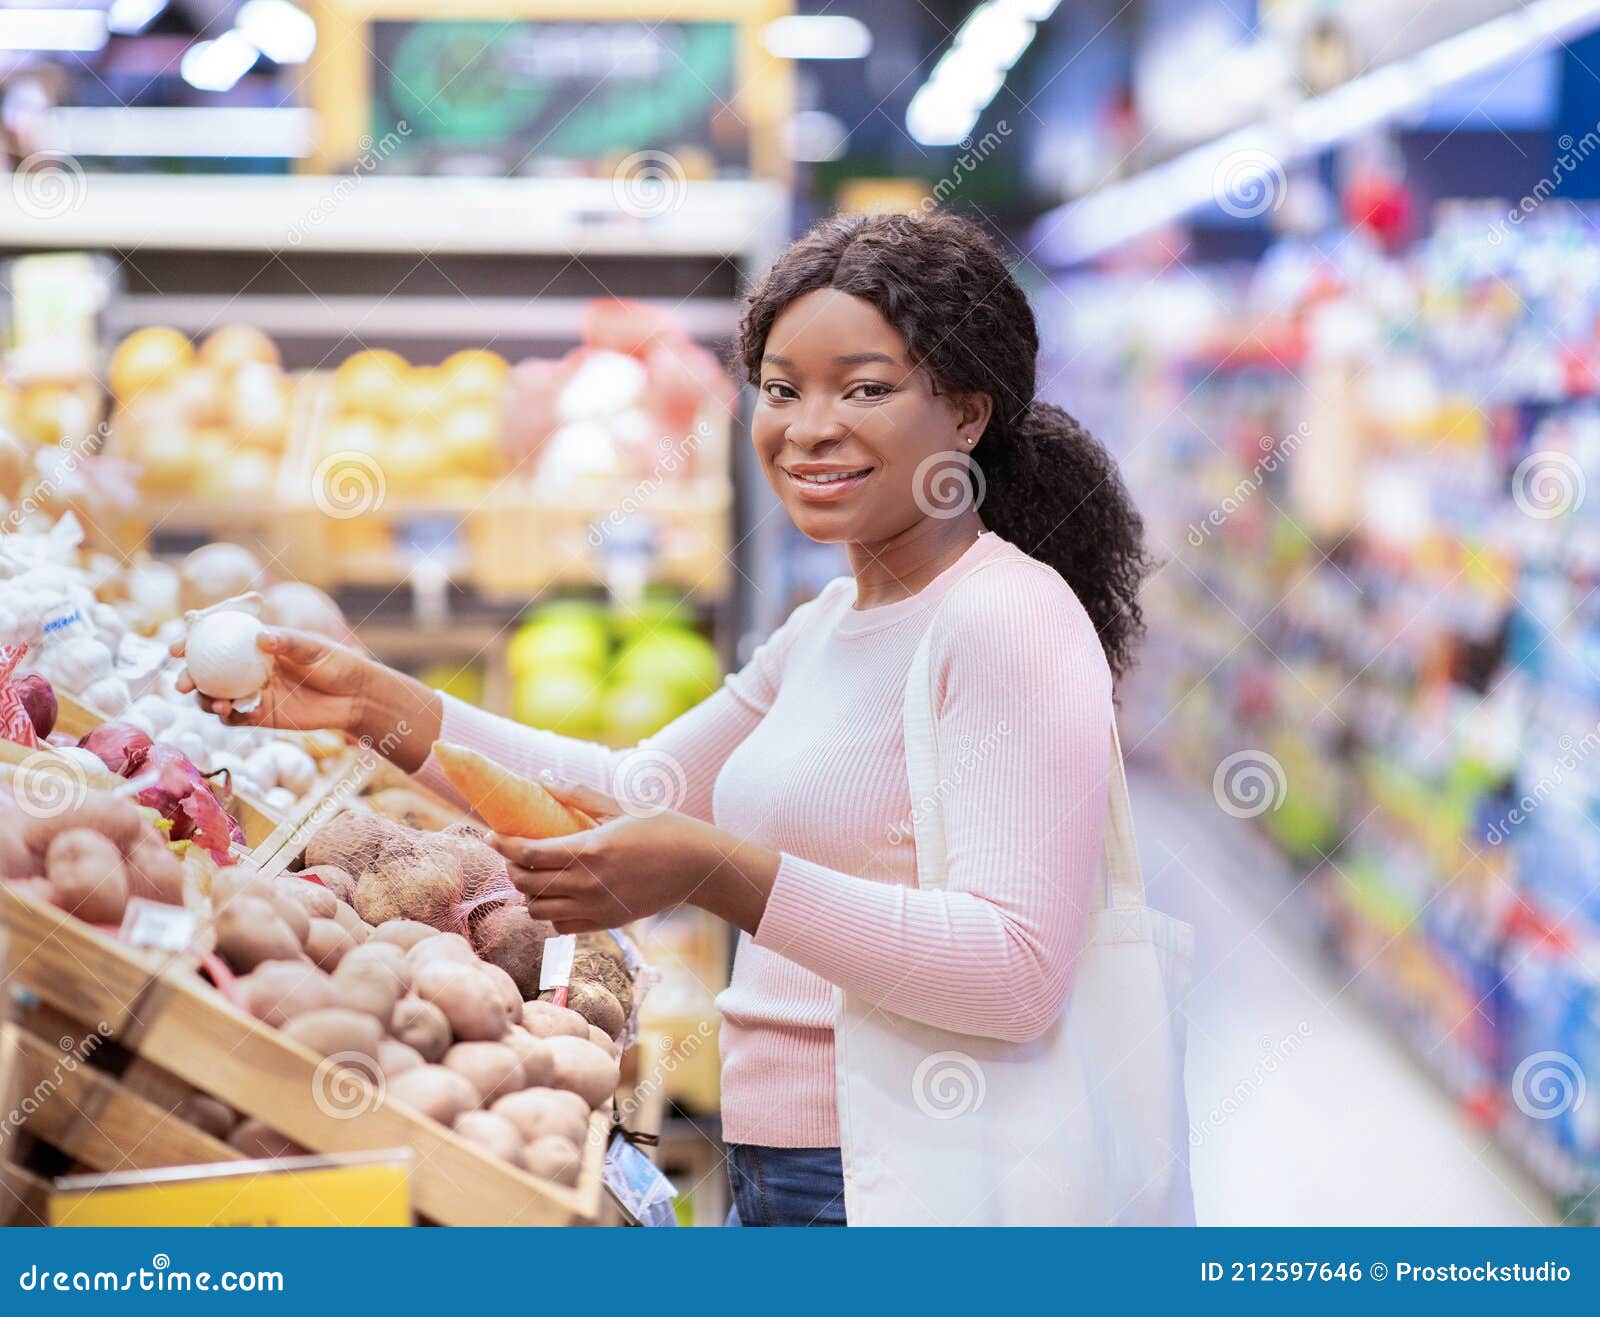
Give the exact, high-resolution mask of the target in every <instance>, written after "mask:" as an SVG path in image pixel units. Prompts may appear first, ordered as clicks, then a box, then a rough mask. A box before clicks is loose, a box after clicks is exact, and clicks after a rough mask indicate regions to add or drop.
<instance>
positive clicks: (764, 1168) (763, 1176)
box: [727, 1143, 845, 1226]
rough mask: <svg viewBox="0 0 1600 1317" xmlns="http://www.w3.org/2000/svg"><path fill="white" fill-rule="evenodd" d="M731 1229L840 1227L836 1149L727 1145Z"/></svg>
mask: <svg viewBox="0 0 1600 1317" xmlns="http://www.w3.org/2000/svg"><path fill="white" fill-rule="evenodd" d="M728 1181H729V1183H730V1184H731V1185H732V1186H733V1210H732V1211H730V1212H729V1213H728V1222H727V1223H728V1224H729V1225H730V1226H842V1225H844V1223H845V1220H844V1163H843V1161H842V1160H841V1159H840V1156H839V1150H838V1149H837V1148H761V1147H757V1146H756V1145H754V1144H750V1143H730V1144H729V1145H728Z"/></svg>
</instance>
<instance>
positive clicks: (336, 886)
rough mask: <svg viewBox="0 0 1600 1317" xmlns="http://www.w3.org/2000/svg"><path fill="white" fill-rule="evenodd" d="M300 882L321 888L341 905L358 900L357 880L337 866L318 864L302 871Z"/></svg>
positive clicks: (329, 917) (329, 916) (328, 916)
mask: <svg viewBox="0 0 1600 1317" xmlns="http://www.w3.org/2000/svg"><path fill="white" fill-rule="evenodd" d="M313 880H314V881H313ZM300 881H301V882H303V883H308V884H309V885H310V886H311V887H313V888H315V887H318V886H320V887H321V888H322V890H323V891H325V892H327V893H328V894H329V895H331V896H332V897H333V899H334V900H335V901H338V902H339V903H340V904H341V905H351V904H353V903H354V901H355V899H356V880H355V879H354V878H352V877H351V876H350V874H349V873H348V872H347V871H346V870H344V869H341V868H340V867H339V866H338V865H337V864H317V865H313V866H311V867H310V868H306V869H302V870H300ZM325 918H328V919H332V918H333V916H332V915H327V916H325Z"/></svg>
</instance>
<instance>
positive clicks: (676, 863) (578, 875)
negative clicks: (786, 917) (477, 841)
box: [490, 776, 779, 933]
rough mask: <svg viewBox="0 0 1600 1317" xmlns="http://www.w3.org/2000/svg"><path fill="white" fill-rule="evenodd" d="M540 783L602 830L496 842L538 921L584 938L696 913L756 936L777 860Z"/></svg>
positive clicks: (684, 823) (716, 833)
mask: <svg viewBox="0 0 1600 1317" xmlns="http://www.w3.org/2000/svg"><path fill="white" fill-rule="evenodd" d="M539 780H540V784H541V785H542V786H544V787H545V789H546V790H548V791H549V792H550V794H551V795H553V796H555V797H556V798H557V799H558V800H560V801H562V802H564V803H565V804H568V805H571V806H574V807H575V808H577V809H581V810H583V811H584V813H586V814H588V815H590V816H591V817H592V818H594V819H595V820H596V821H597V822H598V823H599V825H600V826H599V827H597V828H591V829H590V830H588V831H587V832H578V833H574V834H573V835H571V836H570V837H551V838H548V839H546V840H543V841H530V840H528V839H527V838H524V837H502V836H500V835H498V834H496V835H494V836H492V837H491V838H490V841H491V843H492V844H493V845H494V848H495V849H496V850H498V851H499V852H500V854H502V855H503V856H505V858H506V870H507V873H508V874H509V876H510V878H511V881H512V882H513V883H515V884H516V886H517V888H518V890H520V891H521V892H522V893H523V895H525V896H526V897H527V898H528V913H529V914H531V915H532V916H533V917H534V918H535V919H545V920H548V921H549V922H550V923H552V924H554V925H555V928H556V931H557V932H558V933H587V932H592V931H595V930H598V929H604V928H620V927H621V926H622V925H624V924H627V923H630V922H632V921H633V920H635V919H642V918H644V917H645V916H646V915H653V914H658V913H659V912H660V911H662V910H666V909H670V908H671V907H672V906H676V905H697V906H700V907H702V908H703V909H706V910H710V911H711V912H712V913H714V914H718V915H721V916H722V917H723V918H725V919H728V920H729V921H730V922H733V923H736V924H738V925H739V926H740V927H742V928H746V929H747V930H748V931H750V932H754V931H755V927H756V925H757V924H759V923H760V921H761V911H762V910H764V909H765V908H766V903H767V896H768V894H769V893H770V892H771V890H772V881H773V879H774V878H775V877H776V876H777V872H778V862H779V856H778V854H777V853H776V852H775V851H769V850H766V849H764V848H762V847H755V846H750V845H748V844H747V843H744V842H741V841H739V839H738V838H736V837H734V836H733V835H732V834H731V833H727V832H724V831H723V830H722V829H720V828H716V827H713V826H712V825H711V824H709V823H703V822H701V821H700V820H699V819H692V818H690V817H688V816H687V815H685V814H678V813H675V812H674V811H672V810H659V811H654V810H645V809H633V810H630V809H629V808H628V807H627V806H625V805H623V804H621V803H620V802H618V801H617V800H615V799H613V798H612V797H610V796H608V795H606V794H605V793H604V792H600V791H595V790H594V789H592V788H590V787H583V786H576V785H573V784H570V783H563V782H555V781H551V780H550V779H548V778H545V777H542V776H541V778H540V779H539Z"/></svg>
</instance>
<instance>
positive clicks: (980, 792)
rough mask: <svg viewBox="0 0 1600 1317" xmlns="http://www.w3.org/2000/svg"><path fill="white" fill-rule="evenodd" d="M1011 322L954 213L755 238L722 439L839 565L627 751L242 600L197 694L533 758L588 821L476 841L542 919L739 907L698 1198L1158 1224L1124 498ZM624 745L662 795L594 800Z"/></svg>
mask: <svg viewBox="0 0 1600 1317" xmlns="http://www.w3.org/2000/svg"><path fill="white" fill-rule="evenodd" d="M1037 349H1038V337H1037V332H1036V329H1035V326H1034V320H1033V315H1032V312H1031V311H1030V310H1029V307H1028V303H1027V300H1026V299H1025V297H1024V296H1023V293H1022V290H1021V289H1020V288H1019V287H1018V286H1017V284H1016V282H1015V281H1014V280H1013V279H1012V278H1011V276H1010V274H1009V273H1008V272H1007V270H1006V268H1005V266H1004V264H1003V263H1002V262H1001V260H1000V258H999V256H998V255H997V253H996V252H995V250H994V248H993V247H992V246H991V245H990V244H989V242H988V240H987V239H986V238H985V237H984V236H983V235H982V233H981V232H980V231H979V230H978V229H977V228H975V227H974V226H972V225H970V224H966V223H964V222H961V221H958V220H954V219H951V218H948V217H937V216H936V217H928V218H920V219H918V218H912V217H906V216H897V217H886V216H880V217H875V218H853V219H838V220H833V221H829V222H827V223H825V224H823V225H821V226H819V227H818V228H817V229H816V230H814V231H813V232H812V233H811V234H810V235H808V236H807V237H806V238H804V239H802V240H801V241H800V242H798V243H796V244H795V245H794V246H793V247H792V248H791V249H790V250H789V251H788V252H787V253H785V254H784V255H783V256H782V257H780V258H779V260H778V262H777V264H776V265H775V266H774V268H773V270H772V272H771V274H770V275H769V276H768V278H767V279H766V281H765V282H764V283H763V284H762V285H761V286H760V287H759V288H757V289H756V290H755V292H754V293H753V294H752V295H751V298H750V302H749V307H748V310H747V312H746V315H745V317H744V320H743V322H742V326H741V337H740V352H741V356H742V359H743V363H744V365H745V368H746V370H747V372H748V374H749V377H750V381H751V383H752V384H753V385H755V386H756V388H757V390H758V397H757V402H756V406H755V410H754V416H753V421H752V426H751V438H752V442H753V444H754V447H755V450H756V452H757V454H758V455H759V458H760V460H761V462H762V464H763V468H764V470H765V473H766V475H767V478H768V479H769V481H771V483H772V485H773V488H774V489H775V490H776V491H777V494H778V496H779V498H780V499H782V501H783V504H784V506H785V508H786V509H787V510H788V511H789V513H790V515H791V516H792V517H793V518H794V521H795V524H796V525H797V526H798V527H799V528H800V529H801V530H802V531H803V532H804V533H805V534H807V535H809V536H811V537H812V538H814V539H817V540H824V541H829V542H834V543H842V544H844V545H845V546H846V548H847V550H848V553H849V557H850V564H851V568H852V571H851V575H850V576H849V577H844V578H841V579H840V580H838V581H835V582H833V583H832V584H831V585H829V586H828V587H827V588H826V589H825V590H824V591H823V592H822V594H821V595H820V596H819V597H818V598H816V599H815V600H813V601H812V602H811V603H809V604H806V605H804V606H802V607H801V608H799V609H797V610H796V611H795V613H794V614H793V615H792V616H791V617H790V618H789V620H788V621H787V622H786V623H785V624H784V625H783V626H782V627H781V628H780V629H779V630H778V631H777V633H776V634H774V635H773V636H772V637H771V638H770V639H769V640H768V641H767V643H766V644H765V645H763V646H762V647H761V648H760V649H759V650H758V651H757V652H756V653H755V655H754V656H753V657H752V659H751V660H750V662H749V663H748V664H747V665H746V666H745V667H744V668H743V669H742V670H741V671H739V672H737V673H734V674H733V675H732V676H730V677H729V678H728V679H727V681H726V683H725V684H724V685H723V687H722V689H720V690H719V691H717V692H716V693H715V694H714V695H712V696H711V697H710V698H709V699H707V700H706V701H705V702H704V703H702V704H701V705H699V706H698V707H696V708H695V709H692V710H691V711H689V712H688V713H687V714H685V715H683V716H682V717H681V718H679V719H678V720H677V721H675V722H673V723H672V724H670V725H669V726H668V727H666V728H665V729H663V730H662V731H661V732H660V733H658V734H657V735H656V736H654V737H652V738H651V739H650V740H649V741H648V742H647V743H645V744H644V745H643V746H641V747H635V748H633V749H629V750H616V749H610V748H607V747H604V746H600V745H594V744H590V743H588V742H584V741H579V740H574V739H572V738H568V737H563V736H558V735H555V734H553V733H551V732H548V731H542V730H537V729H533V728H528V727H522V726H519V725H516V724H513V723H510V722H508V721H506V720H504V719H500V718H495V717H493V716H491V715H489V714H486V713H483V712H481V711H479V710H476V709H473V708H471V707H470V706H468V705H465V704H462V703H460V702H459V701H456V700H454V699H451V698H449V697H446V696H442V695H440V694H438V693H437V692H434V691H430V690H428V689H427V688H425V687H423V686H421V685H420V684H418V683H416V682H415V681H413V680H411V679H410V678H407V677H404V676H401V675H400V674H397V673H394V672H391V671H389V670H388V669H385V668H382V667H380V666H378V665H377V664H375V663H373V662H372V661H370V660H368V659H365V658H362V657H359V656H356V655H354V654H352V653H351V652H349V651H347V650H342V649H338V648H336V647H334V646H331V645H328V644H326V643H325V642H322V641H319V640H314V639H313V638H311V637H309V636H304V635H289V636H285V635H283V634H281V633H276V632H269V633H268V634H267V636H266V637H265V638H264V639H263V641H262V648H263V649H264V650H265V652H266V653H267V654H268V655H269V656H270V657H271V658H272V659H273V674H272V677H271V678H270V679H269V681H268V683H267V687H266V689H265V690H264V691H263V693H262V699H261V705H260V708H259V709H258V710H257V711H254V712H251V713H248V714H243V715H241V714H239V713H238V712H237V711H236V710H233V709H232V707H231V706H230V705H228V703H227V702H226V701H218V702H216V703H215V704H214V705H213V706H212V707H214V708H215V709H216V711H217V712H219V713H222V714H224V715H226V716H228V717H230V719H231V720H233V721H252V722H270V723H272V724H273V725H276V726H306V725H308V724H309V723H319V724H320V723H325V722H328V721H331V722H332V724H333V725H336V726H340V727H344V728H347V729H348V730H350V731H353V732H355V733H356V734H358V735H362V736H365V737H368V738H370V739H371V741H372V742H373V743H374V744H376V745H378V746H379V748H380V750H381V751H383V752H384V753H387V754H389V755H390V757H391V758H393V759H394V760H395V762H396V763H398V764H400V765H401V766H402V767H404V768H406V769H408V770H410V771H415V772H418V773H419V775H420V777H421V778H422V780H423V781H425V782H426V783H427V784H428V785H430V786H433V787H435V788H436V789H440V790H444V791H448V790H449V786H448V783H447V781H446V779H445V776H444V774H443V772H442V769H441V766H440V764H439V762H438V758H437V756H436V755H435V754H434V753H433V749H434V746H435V744H436V743H438V742H440V741H443V742H447V743H453V744H456V745H460V746H465V747H468V748H470V749H474V750H477V751H478V752H480V753H482V754H484V755H486V756H487V757H488V758H490V759H493V760H495V761H496V762H498V763H499V764H501V765H503V766H504V767H506V768H509V769H511V770H512V771H513V772H515V773H518V774H519V775H522V776H525V777H532V776H535V775H538V776H540V777H542V778H546V780H547V785H548V786H549V788H550V789H551V790H552V791H553V792H555V793H556V794H557V795H558V796H560V797H562V798H563V799H564V800H565V802H566V803H567V804H568V805H569V806H572V807H575V808H578V809H581V810H583V811H584V812H585V813H587V814H589V815H590V816H592V817H593V818H594V819H595V820H596V821H597V822H598V825H599V826H597V827H595V828H593V829H590V830H587V831H584V832H582V833H579V834H577V835H575V836H566V837H555V838H551V839H548V840H530V839H527V838H519V837H497V838H496V839H495V844H496V846H497V847H498V848H499V850H500V851H501V853H502V854H503V855H504V856H505V857H506V860H507V862H508V872H509V874H510V876H511V879H512V881H513V882H515V883H516V885H517V886H518V887H519V888H520V889H521V890H522V891H523V892H524V893H525V894H526V896H527V898H528V908H529V911H530V912H531V913H532V914H533V916H534V917H535V918H539V919H546V920H549V921H550V922H551V923H553V924H554V925H555V926H556V928H557V929H558V930H561V931H569V930H572V931H575V930H583V929H593V928H604V927H612V926H616V925H619V924H623V923H626V922H629V921H631V920H634V919H638V918H641V917H643V916H646V915H650V914H653V913H655V912H657V911H660V910H664V909H666V908H668V907H671V906H674V905H678V904H693V905H698V906H701V907H703V908H704V909H707V910H709V911H711V912H713V913H715V914H718V915H721V916H722V917H723V918H725V919H727V920H728V921H729V922H730V923H732V924H733V925H735V926H736V927H737V928H739V929H740V930H741V936H740V944H739V951H738V954H737V957H736V959H735V964H734V970H733V980H732V983H731V985H730V986H729V988H728V990H727V991H726V992H724V993H723V994H722V995H721V997H720V998H719V999H718V1004H719V1006H720V1008H721V1011H722V1016H723V1030H722V1036H721V1046H722V1054H723V1066H724V1070H723V1130H724V1134H725V1136H726V1138H727V1140H728V1142H729V1145H730V1146H729V1166H730V1171H731V1176H732V1179H733V1188H734V1197H735V1202H736V1204H737V1210H736V1212H735V1213H734V1215H733V1217H732V1218H731V1222H730V1223H732V1224H741V1223H742V1224H746V1225H754V1224H845V1223H847V1222H848V1223H868V1224H872V1223H891V1224H893V1223H906V1222H934V1223H943V1224H1053V1223H1066V1222H1071V1223H1098V1224H1106V1223H1109V1222H1112V1221H1139V1222H1146V1221H1148V1222H1153V1223H1163V1224H1169V1223H1175V1222H1181V1221H1186V1220H1189V1219H1191V1218H1192V1207H1191V1206H1190V1203H1189V1195H1188V1176H1187V1171H1186V1162H1185V1160H1184V1157H1183V1152H1184V1149H1185V1148H1186V1146H1187V1145H1186V1142H1185V1138H1186V1135H1185V1129H1186V1121H1185V1120H1184V1118H1183V1115H1182V1102H1181V1098H1180V1097H1175V1096H1174V1094H1175V1093H1178V1092H1181V1074H1182V1064H1181V1054H1180V1053H1179V1041H1178V1040H1179V1037H1180V1035H1179V1034H1178V1032H1177V1031H1176V1030H1175V1028H1174V1027H1173V1025H1172V1023H1171V1019H1172V1004H1173V1001H1174V996H1175V992H1176V988H1175V986H1174V983H1173V981H1172V980H1171V979H1170V978H1169V977H1167V975H1168V970H1167V961H1166V960H1165V959H1163V952H1162V950H1161V948H1162V947H1165V948H1167V949H1169V950H1170V949H1174V948H1177V947H1179V946H1180V944H1181V942H1182V938H1181V936H1179V935H1176V934H1171V933H1170V932H1169V933H1165V934H1162V933H1160V925H1159V921H1158V917H1157V916H1155V914H1154V912H1153V911H1149V910H1147V909H1145V908H1144V907H1143V896H1142V889H1141V886H1140V882H1139V877H1138V871H1137V862H1136V857H1134V856H1133V853H1132V843H1131V823H1130V821H1129V820H1128V817H1127V800H1126V785H1125V783H1124V781H1123V776H1122V767H1121V759H1120V754H1119V751H1118V749H1117V742H1116V729H1115V722H1114V719H1113V717H1112V703H1111V690H1112V680H1113V677H1114V675H1115V674H1117V673H1120V672H1121V671H1122V670H1123V669H1124V668H1125V667H1126V666H1127V665H1128V664H1129V662H1130V661H1131V659H1132V654H1133V647H1134V644H1135V642H1136V640H1137V637H1138V634H1139V610H1138V603H1137V599H1136V591H1137V587H1138V583H1139V581H1140V578H1141V576H1142V575H1143V573H1144V570H1145V566H1146V560H1145V557H1144V553H1143V549H1142V528H1141V524H1140V521H1139V517H1138V514H1137V513H1136V511H1135V510H1134V508H1133V506H1132V504H1131V503H1130V501H1129V499H1128V497H1127V494H1126V492H1125V491H1124V489H1123V487H1122V484H1121V481H1120V480H1119V479H1118V477H1117V474H1116V471H1115V468H1114V467H1113V466H1112V464H1111V462H1110V460H1109V459H1108V458H1107V456H1106V455H1105V453H1104V451H1103V450H1102V449H1101V448H1100V447H1099V445H1098V444H1096V443H1095V441H1094V440H1093V439H1092V438H1090V436H1089V435H1088V434H1086V433H1085V432H1084V431H1083V430H1082V429H1081V428H1080V427H1078V426H1077V424H1076V423H1075V422H1073V421H1072V420H1071V418H1070V417H1068V416H1066V414H1065V413H1063V412H1061V411H1059V410H1057V409H1055V408H1052V407H1048V406H1044V405H1042V404H1039V403H1036V402H1034V401H1033V389H1034V369H1035V356H1036V353H1037ZM941 751H942V755H943V757H942V758H941ZM641 754H642V755H646V756H649V757H650V758H651V759H652V761H656V762H665V763H667V764H669V765H670V766H671V768H672V770H673V773H672V776H673V778H674V780H675V781H677V782H679V783H681V786H682V791H681V794H680V798H679V799H678V801H677V802H676V804H677V808H676V809H675V810H665V811H663V810H660V809H659V808H657V807H656V806H657V805H658V804H659V802H650V807H648V808H645V807H641V806H640V804H638V803H636V802H633V801H631V800H629V799H627V798H624V799H621V800H618V799H615V798H614V797H615V796H617V795H623V796H624V797H626V791H625V786H626V783H627V782H628V780H629V777H630V774H629V771H628V770H629V766H630V764H631V763H633V762H634V756H638V755H641ZM941 764H942V765H944V767H943V768H942V769H941V767H940V765H941ZM1102 861H1103V863H1104V869H1103V873H1104V877H1105V882H1104V883H1102V882H1101V881H1100V877H1101V874H1102V867H1101V866H1102ZM1107 905H1115V906H1116V907H1118V908H1117V909H1116V910H1115V911H1108V910H1106V909H1104V907H1106V906H1107ZM1111 914H1115V915H1116V916H1117V918H1116V919H1110V918H1109V916H1110V915H1111ZM1158 934H1159V936H1158ZM1112 942H1115V944H1116V945H1114V946H1113V945H1110V943H1112ZM1158 944H1159V945H1158ZM1175 954H1176V953H1175ZM1108 1003H1109V1004H1108ZM1107 1040H1116V1041H1115V1047H1114V1049H1112V1050H1110V1051H1108V1043H1107ZM1175 1076H1176V1079H1175V1078H1174V1077H1175ZM952 1083H953V1084H954V1086H953V1087H952ZM952 1092H953V1093H954V1094H955V1097H956V1109H954V1110H952V1109H951V1102H950V1096H951V1094H952ZM1057 1107H1059V1108H1060V1110H1059V1113H1058V1114H1057V1118H1056V1119H1055V1120H1054V1121H1051V1122H1046V1124H1045V1125H1044V1126H1039V1124H1038V1117H1039V1116H1040V1114H1041V1113H1043V1112H1045V1111H1046V1110H1050V1111H1054V1110H1055V1109H1056V1108H1057ZM953 1117H960V1119H954V1118H953Z"/></svg>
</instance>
